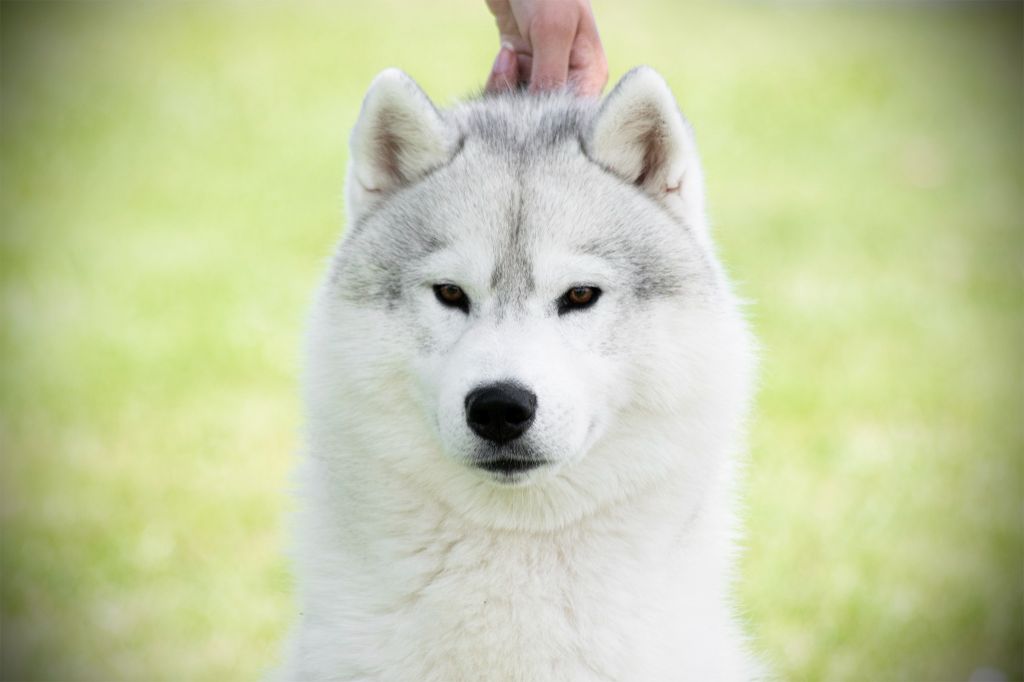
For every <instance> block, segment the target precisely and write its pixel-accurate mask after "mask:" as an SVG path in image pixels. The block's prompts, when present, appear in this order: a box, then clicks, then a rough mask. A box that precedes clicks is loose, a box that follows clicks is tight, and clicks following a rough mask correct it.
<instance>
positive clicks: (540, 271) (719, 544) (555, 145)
mask: <svg viewBox="0 0 1024 682" xmlns="http://www.w3.org/2000/svg"><path fill="white" fill-rule="evenodd" d="M702 185H703V181H702V176H701V167H700V164H699V161H698V157H697V151H696V148H695V145H694V141H693V137H692V134H691V131H690V129H689V126H688V125H687V124H686V122H685V121H684V119H683V117H682V116H681V114H680V113H679V111H678V109H677V107H676V104H675V101H674V99H673V97H672V94H671V93H670V91H669V89H668V86H667V85H666V84H665V82H664V80H662V78H661V77H660V76H659V75H658V74H657V73H655V72H654V71H653V70H651V69H647V68H639V69H636V70H634V71H632V72H631V73H629V74H628V75H627V76H626V77H624V78H623V79H622V81H621V82H620V83H619V84H618V86H617V87H616V88H615V89H614V91H613V92H612V93H611V94H610V95H608V96H607V97H606V98H605V99H604V100H603V101H602V102H596V101H589V100H581V99H577V98H574V97H572V96H570V95H568V94H554V95H542V96H537V95H525V94H518V93H513V94H505V95H498V96H485V97H482V98H480V99H476V100H472V101H468V102H465V103H462V104H459V105H457V106H455V107H454V108H452V109H451V110H448V111H439V110H438V109H436V108H435V107H434V106H433V104H432V103H431V102H430V100H429V99H428V98H427V96H426V95H425V94H424V93H423V92H422V91H421V90H420V89H419V87H418V86H417V85H416V84H415V83H414V82H413V81H412V80H411V79H410V78H409V77H408V76H406V75H405V74H404V73H402V72H400V71H397V70H389V71H385V72H383V73H382V74H380V75H379V76H378V77H377V78H376V79H375V80H374V82H373V84H372V85H371V87H370V90H369V92H368V93H367V95H366V99H365V101H364V103H363V107H362V112H361V113H360V116H359V120H358V123H357V124H356V127H355V131H354V132H353V134H352V139H351V166H350V169H349V176H348V210H349V213H350V215H349V218H350V226H349V228H348V230H347V233H346V235H345V237H344V239H343V241H342V243H341V245H340V247H339V249H338V252H337V255H336V257H335V258H334V259H333V261H332V262H331V264H330V267H329V269H328V272H327V276H326V277H325V279H324V281H323V285H322V286H321V288H320V290H319V294H318V296H317V298H316V302H315V304H314V309H313V315H312V325H311V329H310V332H309V341H308V343H309V346H308V363H307V375H306V379H305V401H306V405H307V434H306V451H305V453H304V456H303V459H302V462H301V465H300V469H299V472H298V477H299V478H298V486H299V487H298V492H299V495H300V498H299V510H298V518H297V524H298V527H297V531H298V533H297V546H296V547H295V562H296V572H297V582H298V591H299V600H300V615H299V617H298V624H297V626H296V628H295V632H294V633H293V636H292V639H291V644H290V647H289V651H288V653H287V655H286V659H287V660H286V662H285V665H284V668H283V670H282V671H281V674H282V676H283V677H284V678H285V679H302V680H307V679H308V680H395V681H402V682H404V681H409V682H422V681H428V680H436V681H444V682H458V681H463V680H466V681H477V680H498V681H504V680H509V681H512V680H517V681H518V680H521V681H537V682H548V681H552V682H554V681H560V680H637V681H645V682H647V681H653V680H677V681H678V680H742V679H751V678H754V677H756V676H757V665H756V663H755V661H754V659H753V657H752V656H751V655H750V654H749V653H748V651H747V649H746V645H745V641H744V637H743V635H742V633H741V628H740V627H739V626H738V624H737V621H736V618H735V617H734V615H733V609H732V608H731V607H730V603H729V602H730V599H729V595H730V576H731V570H730V565H731V563H732V558H733V555H734V554H735V551H734V548H733V543H734V535H735V531H734V524H733V519H732V513H731V508H732V506H733V497H734V493H733V479H734V473H735V469H736V465H735V455H736V454H737V452H738V450H739V449H740V445H741V441H742V432H743V422H744V420H745V413H746V411H747V407H748V402H749V397H750V393H751V387H750V384H751V374H752V368H753V365H754V362H753V353H752V339H751V337H750V335H749V334H748V331H747V328H746V326H745V324H744V320H743V318H742V316H741V314H740V312H739V311H738V305H737V302H736V299H735V298H734V297H733V295H732V293H731V291H730V287H729V284H728V282H727V280H726V278H725V276H724V273H723V271H722V268H721V266H720V265H719V263H718V261H717V259H716V257H715V253H714V250H713V248H712V245H711V240H710V237H709V233H708V226H707V221H706V218H705V213H704V194H703V187H702Z"/></svg>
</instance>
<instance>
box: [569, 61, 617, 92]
mask: <svg viewBox="0 0 1024 682" xmlns="http://www.w3.org/2000/svg"><path fill="white" fill-rule="evenodd" d="M569 82H570V83H571V84H572V87H573V90H574V91H575V92H576V94H577V95H579V96H581V97H597V96H599V95H600V94H601V91H602V90H604V86H605V85H606V84H607V83H608V62H607V61H605V58H604V54H603V53H598V54H592V55H588V56H586V57H580V58H576V59H570V61H569Z"/></svg>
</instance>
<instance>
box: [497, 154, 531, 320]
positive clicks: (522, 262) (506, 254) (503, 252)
mask: <svg viewBox="0 0 1024 682" xmlns="http://www.w3.org/2000/svg"><path fill="white" fill-rule="evenodd" d="M516 171H517V172H516V176H517V177H516V183H515V186H514V188H513V190H512V193H511V196H510V197H509V203H508V208H507V210H506V220H507V229H506V232H505V234H506V235H507V237H506V239H505V240H504V243H502V244H501V245H500V246H499V247H498V249H499V250H498V257H497V259H496V262H495V265H494V270H493V271H492V272H491V290H492V292H493V293H494V294H496V299H497V309H496V316H497V318H498V320H499V321H500V320H502V319H504V317H505V315H506V314H507V313H508V312H509V310H510V309H517V310H518V309H522V307H523V305H524V303H525V301H526V297H527V296H529V295H530V294H531V293H533V291H534V289H535V287H536V284H535V282H534V279H533V261H532V259H531V258H530V254H529V252H528V247H529V244H528V241H529V240H528V231H527V229H526V218H527V215H526V190H525V187H524V186H523V178H522V174H521V172H518V171H519V169H518V168H517V169H516Z"/></svg>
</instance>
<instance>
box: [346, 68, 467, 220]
mask: <svg viewBox="0 0 1024 682" xmlns="http://www.w3.org/2000/svg"><path fill="white" fill-rule="evenodd" d="M456 137H457V136H456V131H455V129H454V126H452V125H450V124H449V123H447V122H446V121H445V120H444V119H443V118H442V117H441V114H440V113H439V112H438V111H437V109H436V108H434V105H433V103H432V102H431V101H430V98H429V97H427V95H426V94H425V93H424V92H423V90H421V89H420V87H419V86H418V85H416V82H415V81H413V79H412V78H410V77H409V76H407V75H406V74H405V73H403V72H402V71H400V70H398V69H387V70H385V71H382V72H381V73H380V74H379V75H378V76H377V77H376V78H374V79H373V83H371V84H370V89H369V90H368V91H367V93H366V98H365V99H364V100H363V108H362V110H361V111H360V112H359V120H358V121H356V127H355V129H354V130H353V131H352V138H351V140H350V142H349V149H350V154H351V157H350V162H349V173H348V210H349V215H350V217H351V218H352V219H353V220H354V219H356V218H358V216H359V215H361V214H362V213H363V212H364V211H365V210H366V209H368V208H369V207H370V206H372V205H373V204H374V203H376V202H377V201H378V200H379V199H380V198H381V197H382V196H384V195H385V194H387V193H388V192H391V191H393V190H395V189H398V188H399V187H402V186H404V185H408V184H410V183H412V182H415V181H416V180H418V179H419V178H421V177H423V176H424V175H425V174H426V173H427V172H429V171H430V170H432V169H434V168H436V167H437V166H440V165H441V164H443V163H445V162H446V161H448V159H450V158H451V155H452V154H453V153H454V151H455V144H456Z"/></svg>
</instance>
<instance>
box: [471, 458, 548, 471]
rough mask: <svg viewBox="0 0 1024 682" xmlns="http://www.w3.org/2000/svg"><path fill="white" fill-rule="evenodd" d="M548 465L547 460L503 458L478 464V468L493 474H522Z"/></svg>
mask: <svg viewBox="0 0 1024 682" xmlns="http://www.w3.org/2000/svg"><path fill="white" fill-rule="evenodd" d="M545 464H548V460H546V459H517V458H515V457H502V458H499V459H491V460H487V461H485V462H477V463H476V466H478V467H480V468H481V469H483V470H485V471H490V472H492V473H503V474H513V473H522V472H524V471H530V470H531V469H536V468H537V467H539V466H543V465H545Z"/></svg>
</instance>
